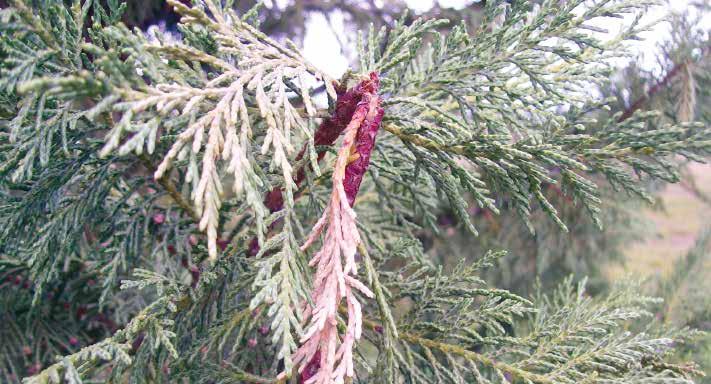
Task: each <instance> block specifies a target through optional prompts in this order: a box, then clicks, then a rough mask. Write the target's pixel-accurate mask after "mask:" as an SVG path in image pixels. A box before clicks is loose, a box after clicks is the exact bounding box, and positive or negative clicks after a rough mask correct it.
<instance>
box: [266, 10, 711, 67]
mask: <svg viewBox="0 0 711 384" xmlns="http://www.w3.org/2000/svg"><path fill="white" fill-rule="evenodd" d="M282 1H283V0H282ZM275 2H276V3H280V0H275ZM406 2H407V3H408V6H409V7H410V8H411V9H412V10H413V11H414V12H416V13H422V12H424V11H427V10H428V9H430V8H431V7H432V6H433V5H434V4H435V2H437V3H439V5H440V6H442V7H453V8H458V9H461V8H463V7H465V6H466V5H467V4H469V3H471V0H406ZM689 2H690V1H689V0H671V1H669V5H666V6H660V7H654V8H653V9H650V10H649V12H648V14H647V16H646V17H645V18H643V19H642V22H643V23H645V22H651V21H655V20H658V19H661V18H662V17H663V16H664V15H665V14H666V13H667V12H668V11H669V10H670V9H672V10H676V11H681V10H684V9H685V8H687V7H688V4H689ZM379 3H382V0H375V4H376V5H378V4H379ZM627 21H629V19H628V20H627ZM704 21H705V22H706V24H707V25H708V24H711V15H706V17H705V18H704ZM331 24H332V26H331V25H329V22H328V21H327V19H326V18H325V17H324V16H323V15H322V14H314V15H312V16H310V19H309V20H308V22H307V27H306V28H307V30H306V35H305V37H304V55H305V56H306V59H307V60H309V61H310V62H312V63H313V64H314V65H315V66H316V67H318V68H319V69H321V70H323V71H325V72H326V73H328V74H329V75H331V76H332V77H334V78H338V77H340V76H341V75H342V74H343V72H345V70H346V69H347V68H348V60H347V59H346V57H345V56H344V55H343V54H341V51H340V45H339V43H338V39H337V37H336V35H335V34H334V32H333V31H334V29H335V30H339V29H342V25H343V20H340V19H338V18H337V17H336V18H332V20H331ZM596 26H598V27H603V28H606V29H608V30H609V31H610V32H611V33H614V32H616V31H618V30H619V29H620V27H621V21H619V20H617V19H610V18H607V19H604V20H601V21H600V22H599V23H598V24H596ZM668 35H669V25H668V24H666V23H659V24H657V25H656V27H655V28H654V29H653V30H652V31H650V32H647V33H645V34H643V35H642V36H643V37H644V39H645V40H643V41H638V42H635V44H634V46H632V49H633V50H634V51H635V52H637V53H638V54H639V56H640V57H641V58H642V66H643V67H645V69H648V70H654V69H655V68H654V67H655V65H656V60H655V56H656V54H657V53H658V50H657V47H656V45H657V44H658V43H659V42H660V41H663V40H664V39H665V37H666V36H668ZM624 64H625V62H624V61H620V62H618V63H616V65H619V66H622V65H624Z"/></svg>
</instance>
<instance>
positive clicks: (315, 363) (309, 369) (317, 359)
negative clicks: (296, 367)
mask: <svg viewBox="0 0 711 384" xmlns="http://www.w3.org/2000/svg"><path fill="white" fill-rule="evenodd" d="M320 367H321V351H317V352H316V353H314V356H313V357H312V358H311V361H309V363H308V364H306V368H304V370H303V371H301V376H299V384H304V383H305V382H306V381H307V380H308V379H310V378H312V377H313V376H314V375H315V374H316V373H317V372H318V369H319V368H320Z"/></svg>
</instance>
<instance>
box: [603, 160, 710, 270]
mask: <svg viewBox="0 0 711 384" xmlns="http://www.w3.org/2000/svg"><path fill="white" fill-rule="evenodd" d="M687 169H688V172H689V174H690V175H691V176H692V177H693V179H694V181H695V183H696V187H697V188H698V190H699V191H701V193H703V194H705V195H706V196H711V163H710V164H698V163H693V164H690V165H689V166H688V168H687ZM642 214H643V216H644V218H645V220H646V221H647V223H646V225H647V227H648V228H647V235H646V236H645V239H644V240H643V241H641V242H637V243H633V244H630V246H629V247H628V248H627V249H626V250H625V252H624V253H625V258H626V260H627V261H626V263H625V265H611V266H610V267H608V268H607V270H606V273H607V275H608V277H609V278H610V279H613V280H614V279H615V278H619V277H622V276H625V275H628V274H634V275H635V276H638V277H649V276H651V275H657V274H660V275H665V274H666V273H668V272H669V271H670V270H671V268H672V265H673V262H674V260H676V259H677V258H679V257H682V256H683V255H685V254H686V252H687V250H689V249H690V248H691V247H692V246H693V245H694V242H695V240H696V236H697V235H698V234H699V232H700V231H701V230H703V229H704V228H706V227H708V226H710V225H711V201H710V202H705V201H704V200H703V199H702V198H701V197H699V196H698V195H697V194H696V193H694V192H693V188H691V187H690V185H689V184H688V183H686V182H683V183H677V184H672V185H669V186H667V187H666V188H665V189H664V190H663V191H662V193H661V195H660V204H659V205H658V206H654V207H645V208H643V212H642Z"/></svg>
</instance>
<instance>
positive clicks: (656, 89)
mask: <svg viewBox="0 0 711 384" xmlns="http://www.w3.org/2000/svg"><path fill="white" fill-rule="evenodd" d="M710 52H711V46H707V47H705V48H704V49H703V50H702V52H701V57H700V58H699V60H701V59H702V58H704V57H705V56H706V55H708V54H709V53H710ZM687 65H689V60H687V61H684V62H683V63H679V64H676V65H675V66H674V67H673V68H672V69H671V70H670V71H669V72H667V74H666V76H664V78H663V79H662V80H661V81H659V82H658V83H656V84H654V85H653V86H652V88H649V91H647V92H646V93H645V94H644V95H643V96H641V97H640V98H639V99H637V100H635V102H634V103H632V104H631V105H630V106H629V107H628V108H627V109H625V111H624V113H622V115H621V116H620V118H619V119H617V122H618V123H619V122H622V121H624V120H627V119H628V118H630V116H632V115H633V114H634V113H635V112H636V111H637V110H639V109H640V108H642V107H643V106H644V104H646V103H647V102H648V101H649V100H650V99H651V98H652V96H654V95H655V94H656V93H658V92H659V91H661V90H662V89H663V88H664V87H666V85H667V84H668V83H669V82H670V81H671V80H672V79H673V78H675V77H676V76H677V75H679V73H681V72H682V69H684V67H686V66H687Z"/></svg>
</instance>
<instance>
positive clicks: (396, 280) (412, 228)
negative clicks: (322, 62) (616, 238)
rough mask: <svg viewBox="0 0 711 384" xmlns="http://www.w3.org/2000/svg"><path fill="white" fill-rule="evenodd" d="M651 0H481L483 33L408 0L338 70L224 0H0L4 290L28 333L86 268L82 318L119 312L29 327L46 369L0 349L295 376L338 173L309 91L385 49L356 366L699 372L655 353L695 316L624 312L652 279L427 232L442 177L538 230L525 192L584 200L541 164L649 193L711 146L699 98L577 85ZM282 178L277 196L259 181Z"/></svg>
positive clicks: (599, 201)
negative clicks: (601, 32)
mask: <svg viewBox="0 0 711 384" xmlns="http://www.w3.org/2000/svg"><path fill="white" fill-rule="evenodd" d="M652 3H654V2H652V1H642V0H625V1H604V0H603V1H595V2H592V3H591V2H583V1H582V0H576V1H566V2H558V1H544V2H541V4H540V5H536V6H534V4H533V3H532V2H511V3H509V2H505V1H490V2H487V5H486V14H485V22H484V23H483V24H482V25H481V26H480V28H479V29H478V30H477V31H474V32H473V33H469V32H467V31H466V30H465V28H464V27H463V26H456V27H454V28H453V29H452V30H451V31H449V32H448V33H446V34H442V33H441V32H439V31H438V29H440V28H442V27H443V26H444V25H446V23H447V21H445V20H416V21H414V22H412V23H409V24H407V25H406V23H405V22H404V20H405V19H404V18H403V19H402V20H401V21H400V22H398V23H397V24H396V25H395V26H394V27H393V28H391V29H389V30H388V29H383V30H381V31H379V32H377V33H376V32H375V31H374V30H371V31H370V33H369V34H367V36H364V37H363V39H361V40H362V41H361V42H360V43H359V47H360V49H359V51H360V52H359V54H360V56H359V61H360V63H361V68H359V72H357V73H353V72H349V74H348V75H346V76H344V78H343V79H341V80H340V81H334V80H333V79H330V78H329V77H328V76H326V75H325V74H323V73H322V72H321V71H320V70H318V69H316V68H314V67H313V66H312V65H310V64H308V63H307V62H306V60H304V58H303V57H302V56H301V54H300V53H299V52H298V50H297V49H296V48H295V46H294V44H292V43H290V42H289V41H288V40H287V41H286V42H285V43H284V44H281V43H279V42H277V41H275V40H273V39H272V38H270V37H268V36H266V35H265V34H263V33H262V32H260V31H259V29H258V27H259V25H258V22H257V19H258V18H256V17H254V15H255V14H256V10H253V11H250V12H247V13H246V14H244V15H238V14H237V13H236V12H235V11H234V9H233V8H232V7H231V3H230V2H226V3H222V2H220V1H213V0H206V1H201V2H195V3H194V4H193V5H191V6H188V5H185V4H184V3H183V2H179V1H177V0H175V1H173V0H169V1H168V4H169V5H170V6H171V7H173V8H174V9H175V11H176V12H177V13H178V14H179V15H180V16H181V24H180V26H179V30H180V32H181V36H180V37H173V36H170V35H167V34H162V33H160V32H155V33H154V34H153V36H149V35H147V34H144V33H143V32H142V31H140V30H129V29H128V28H127V27H125V26H124V25H123V24H122V23H121V22H120V19H121V15H122V12H123V11H124V9H125V5H122V4H119V3H118V2H117V1H108V2H107V7H105V8H104V7H102V5H101V4H100V2H98V1H87V2H85V3H83V4H82V3H81V2H79V1H75V2H73V3H72V5H71V6H65V4H64V3H63V2H59V1H49V0H47V1H40V2H36V1H23V0H16V1H13V2H12V7H10V8H7V9H4V10H2V11H1V12H2V13H1V14H0V32H2V33H1V34H0V50H1V52H2V53H1V54H0V57H1V58H2V60H1V62H0V68H1V71H2V72H0V106H1V107H2V108H1V111H2V115H0V116H1V117H0V129H2V133H1V136H0V140H2V146H1V147H0V148H1V150H0V160H2V165H1V166H0V176H2V178H0V224H1V226H2V229H1V230H0V252H2V257H1V258H0V260H1V261H2V263H1V264H0V273H3V274H4V275H7V276H10V275H11V274H13V273H17V271H22V273H26V274H27V277H28V278H29V280H31V281H32V282H33V285H32V287H31V288H27V289H28V292H23V293H22V295H21V296H18V297H17V298H14V297H13V298H8V305H7V306H3V311H5V312H3V314H2V316H3V318H7V319H8V320H7V321H8V324H12V327H11V328H10V329H11V331H10V332H14V329H20V330H22V332H15V334H17V335H27V329H31V328H27V326H29V325H31V324H34V323H33V321H37V320H36V319H38V317H36V315H34V314H33V312H34V313H54V312H53V311H56V308H55V305H56V304H55V303H52V301H51V300H45V299H44V298H43V295H44V294H45V293H47V292H53V294H55V295H58V296H59V297H66V298H71V297H74V295H77V294H78V293H77V291H76V289H77V287H78V286H81V287H82V289H83V290H84V291H83V292H81V294H82V297H83V298H86V299H91V300H92V303H93V306H92V313H91V316H92V318H93V316H99V315H102V316H105V317H110V318H112V319H114V321H115V323H117V324H118V325H120V329H118V330H115V329H112V327H109V326H106V327H105V328H102V329H100V330H98V331H96V332H93V333H92V334H87V335H86V337H83V338H82V340H80V341H79V340H77V343H81V344H82V345H83V348H81V349H78V350H77V348H65V349H61V348H58V347H56V344H60V343H49V342H48V343H47V345H46V346H42V344H38V345H39V346H36V347H34V348H32V349H33V350H37V351H40V350H41V352H42V356H41V357H38V356H34V357H33V358H34V359H36V362H37V363H38V364H40V365H41V366H42V367H43V368H44V369H43V370H42V371H41V372H36V370H32V369H29V367H26V366H23V367H21V366H20V365H21V364H22V363H26V361H23V357H22V352H21V348H19V345H20V343H25V342H27V341H26V340H25V339H23V338H22V337H20V336H17V337H16V336H12V338H8V340H11V342H10V343H9V344H10V345H8V346H3V349H2V350H1V352H0V353H1V355H0V358H2V361H3V363H2V365H0V374H2V375H3V376H4V377H5V378H6V379H7V380H8V381H15V380H17V378H19V377H20V376H25V375H29V376H31V377H29V378H28V379H27V380H26V382H28V383H56V382H63V381H67V382H75V383H79V382H82V380H94V381H111V382H132V383H144V382H175V381H180V380H186V381H190V382H205V383H213V382H235V381H251V382H276V381H283V380H284V379H283V377H285V376H289V375H291V376H292V377H295V376H298V374H294V369H293V368H295V367H292V365H293V364H292V362H291V355H292V353H293V352H294V350H295V349H296V348H297V346H298V343H299V342H300V341H301V340H300V337H301V336H302V335H301V334H302V320H303V317H304V315H303V311H302V309H303V308H304V306H305V305H307V304H309V301H310V297H309V295H308V294H307V292H309V291H310V287H311V285H312V281H311V279H310V278H309V277H308V276H309V274H310V273H309V271H310V268H309V267H308V265H307V260H306V255H305V252H304V251H302V250H301V249H300V248H299V245H300V244H301V243H303V241H304V235H305V233H306V232H308V231H307V230H306V228H309V227H311V226H312V225H313V224H314V221H315V219H316V218H317V217H319V216H320V214H321V212H322V210H323V207H324V206H325V205H326V203H325V202H326V199H327V198H328V196H329V195H330V192H331V191H330V188H329V186H328V185H329V183H328V182H327V181H326V180H328V178H329V176H330V175H329V174H330V170H331V166H330V164H331V160H332V156H330V155H329V154H328V151H327V150H328V149H329V148H316V146H315V144H314V129H315V128H314V127H316V126H317V123H318V122H319V119H321V118H323V117H324V116H328V114H329V112H333V110H332V109H331V110H330V111H329V110H325V109H324V110H319V109H318V107H319V104H318V103H317V102H316V101H315V100H313V98H314V96H315V93H316V92H317V90H316V89H317V88H318V87H319V86H323V88H324V89H325V90H326V94H327V97H328V101H329V104H330V105H331V106H333V105H334V101H335V98H336V89H337V88H338V89H345V88H347V87H348V86H349V85H352V83H353V81H351V80H360V78H361V77H362V76H363V75H365V74H367V73H368V72H369V71H376V72H378V73H379V75H380V78H381V81H382V84H381V85H382V86H381V95H382V97H383V106H384V108H385V118H384V121H383V126H382V128H383V129H382V130H383V131H384V132H381V133H380V134H379V135H378V138H377V141H376V148H375V151H374V154H373V158H372V163H371V167H370V172H369V173H368V175H367V176H366V178H365V180H364V184H363V187H362V188H361V191H360V195H359V196H358V200H357V205H356V208H355V209H356V211H357V212H358V224H359V229H360V233H361V234H362V238H363V240H364V243H363V244H361V246H360V247H359V249H358V253H359V255H360V258H361V260H362V264H364V265H365V268H364V269H365V272H364V273H363V272H362V274H363V276H362V277H363V278H362V279H360V280H361V281H365V282H366V283H367V285H368V286H369V288H371V289H372V291H373V292H374V295H375V298H374V299H373V300H362V302H363V303H364V304H363V307H364V308H363V313H364V317H365V318H364V320H363V321H364V325H365V328H366V329H365V331H364V338H363V339H362V340H361V342H360V343H359V344H358V355H357V357H356V377H355V380H357V381H360V382H377V380H381V381H383V382H388V383H390V382H399V381H406V382H454V383H460V382H472V381H473V382H540V383H552V382H566V383H567V382H576V381H586V382H600V383H603V382H634V381H639V382H644V381H658V382H670V383H676V382H689V381H690V380H691V373H693V370H692V369H690V368H688V367H686V366H682V365H673V364H671V363H668V362H667V360H665V358H666V356H667V355H666V354H667V352H668V351H669V349H670V348H671V347H672V344H673V342H676V341H680V340H683V339H684V338H685V337H686V334H687V333H688V332H687V331H670V330H658V331H657V330H656V329H654V330H651V329H652V328H650V331H646V330H645V331H635V332H633V333H630V332H627V331H626V328H625V327H626V326H627V324H628V322H629V321H636V322H640V321H642V320H645V321H646V317H647V316H648V312H647V311H646V309H645V307H646V306H647V305H648V304H650V303H653V302H656V301H655V300H653V299H651V298H646V297H640V296H638V295H636V294H635V293H634V292H635V291H634V290H632V289H631V288H628V287H625V288H619V289H618V290H615V291H613V292H612V293H611V294H610V295H609V296H608V297H606V298H603V299H600V300H597V299H590V298H588V297H586V296H585V294H584V288H583V285H582V284H581V285H577V286H576V285H574V284H573V283H572V282H570V281H568V282H566V283H564V284H563V286H562V287H561V288H560V289H559V290H558V291H557V292H556V293H555V294H554V295H552V296H550V298H545V296H543V295H542V296H541V297H538V298H536V300H535V302H536V303H534V302H532V301H529V300H528V299H525V298H523V297H521V296H518V295H515V294H513V293H510V292H508V291H506V290H501V289H496V288H489V287H487V286H486V284H485V283H484V281H483V280H482V279H481V277H480V274H481V273H482V272H481V269H482V268H483V267H484V266H488V265H491V264H492V263H493V262H494V260H495V259H496V258H497V257H499V256H501V254H499V253H487V254H486V255H485V256H481V257H480V258H479V259H478V260H477V261H476V262H474V263H471V262H468V261H466V260H465V261H462V262H461V263H459V264H457V265H456V266H455V267H453V268H449V266H446V265H439V266H436V265H435V263H434V262H433V260H432V255H431V254H427V253H425V252H424V251H423V247H422V245H421V243H420V241H419V240H418V236H419V235H420V234H421V233H422V232H421V231H422V230H423V229H434V230H436V227H437V222H436V215H437V213H438V212H439V211H440V210H441V206H442V205H441V203H442V202H443V201H446V202H448V203H449V205H450V207H451V211H452V212H454V213H455V214H456V216H457V217H458V218H459V219H460V220H461V222H462V223H463V225H464V226H466V228H467V229H468V230H469V231H470V232H472V233H476V231H477V229H476V228H475V226H474V224H473V223H472V222H471V220H470V215H469V212H470V209H471V207H470V204H468V201H469V200H473V201H475V202H476V204H477V205H478V206H479V207H480V208H482V209H486V210H487V211H489V212H493V213H497V212H499V211H500V210H501V208H503V207H505V208H507V209H511V210H513V211H516V212H517V213H518V214H519V215H520V217H521V218H522V219H523V222H524V223H525V224H526V225H527V227H529V228H530V229H531V230H532V229H533V225H532V224H530V217H531V215H532V214H534V212H543V213H544V214H545V215H547V216H548V217H549V218H550V219H552V221H551V222H552V223H555V225H557V226H558V227H560V228H562V229H567V227H568V225H569V223H566V222H564V221H563V219H562V218H566V217H568V218H571V217H574V215H573V214H572V212H573V210H572V208H571V207H566V210H568V209H570V211H569V212H567V213H570V214H569V215H561V213H560V211H561V208H560V207H556V206H554V204H553V203H552V201H553V200H552V199H551V198H550V196H549V195H548V190H549V189H548V186H550V185H556V186H558V185H559V186H560V193H561V194H564V195H565V196H568V197H569V198H571V199H572V201H573V204H577V205H573V206H572V207H578V206H579V208H580V210H583V209H584V210H587V212H588V213H589V214H590V217H591V218H592V219H591V220H593V221H597V220H598V217H599V215H600V211H601V207H603V206H604V204H603V197H606V196H605V195H603V193H602V192H601V190H600V188H599V187H598V184H599V182H600V180H603V179H604V180H606V181H607V182H608V183H610V184H611V185H613V186H614V187H616V188H618V189H619V190H620V191H622V192H626V193H628V194H630V195H636V196H640V197H643V198H648V193H647V191H646V190H645V188H644V185H645V184H644V183H645V182H646V179H657V180H663V181H668V182H674V181H677V180H678V178H679V176H678V166H677V164H676V163H675V162H674V161H672V159H674V158H676V157H678V156H682V157H685V158H688V159H691V160H698V159H699V158H700V156H702V155H704V154H707V153H708V151H709V149H711V141H710V140H709V138H710V137H711V131H710V130H709V129H707V128H706V127H705V126H704V125H703V124H697V123H691V122H679V123H676V122H674V123H669V124H666V123H665V124H664V125H659V124H658V122H659V114H658V113H655V112H636V113H634V114H632V115H631V116H630V117H629V118H627V119H620V117H621V115H622V112H619V113H613V114H609V113H607V110H608V109H609V108H610V107H609V104H611V103H612V100H610V99H603V100H600V99H597V98H594V97H593V96H591V95H590V93H589V92H588V89H589V87H590V85H591V84H602V83H604V82H605V81H606V79H607V78H608V76H609V74H610V71H611V69H610V68H609V67H607V65H606V64H605V63H606V62H607V60H608V59H610V58H614V57H619V56H622V55H624V49H623V48H624V47H623V45H622V43H623V42H625V41H627V40H631V39H635V38H636V36H637V34H638V33H639V32H641V31H644V30H645V28H646V27H645V26H640V25H638V21H639V17H638V16H639V15H640V14H641V12H642V11H643V10H644V8H645V7H646V6H648V5H651V4H652ZM32 5H40V6H39V7H33V6H32ZM625 15H633V16H635V17H634V18H633V22H632V23H631V24H630V25H629V26H628V27H627V28H626V29H624V30H622V31H621V32H620V34H619V35H618V36H616V37H614V38H612V39H608V40H602V39H600V38H599V37H597V36H596V35H595V34H594V33H592V32H591V31H590V29H591V27H590V26H589V24H588V23H589V22H590V21H591V20H593V19H599V18H603V17H610V16H613V17H623V16H625ZM349 81H350V83H349ZM593 128H594V129H593ZM299 149H302V150H301V151H299ZM323 152H326V155H325V158H326V161H324V162H323V163H322V164H320V165H319V153H323ZM299 172H303V174H304V177H303V182H301V183H297V182H296V181H295V180H296V179H299V177H297V176H296V175H298V174H299ZM640 178H643V179H642V180H640ZM274 191H276V193H277V194H281V195H282V197H283V202H284V204H283V205H284V206H283V209H275V208H273V207H271V206H269V204H268V203H267V202H265V196H266V195H267V194H268V193H271V192H274ZM299 197H302V198H299ZM257 246H259V251H258V252H253V251H254V250H255V248H256V247H257ZM255 253H256V255H253V254H255ZM469 256H478V255H469ZM129 275H132V276H133V278H131V279H129V278H128V276H129ZM13 276H14V275H13ZM89 279H91V280H92V281H94V283H93V284H88V280H89ZM83 281H87V284H86V286H82V285H81V284H82V282H83ZM119 281H121V282H122V283H121V288H122V289H121V290H120V289H119V288H118V287H117V284H118V282H119ZM12 289H17V288H12ZM30 296H32V297H33V299H32V301H30V299H29V297H30ZM5 308H7V309H5ZM25 312H27V313H28V314H25ZM28 319H29V320H28ZM526 319H528V320H530V321H531V322H530V324H528V325H525V324H526ZM76 320H77V319H72V318H71V316H64V317H62V316H59V317H52V322H53V323H52V324H50V326H48V327H46V330H44V331H43V332H44V333H45V334H46V335H51V336H47V337H56V335H61V334H62V333H61V330H62V327H65V328H64V329H83V327H85V324H83V323H82V322H81V321H82V320H81V319H79V321H78V322H76ZM349 320H350V319H349ZM23 323H24V324H23ZM66 323H68V324H70V327H69V328H66V327H67V326H66V325H65V324H66ZM25 324H26V325H25ZM339 325H341V324H339ZM23 327H24V328H23ZM24 337H25V338H27V337H26V336H24ZM3 340H5V339H4V338H3ZM75 347H76V346H75ZM55 353H57V354H64V355H65V356H64V357H62V358H60V359H58V360H53V356H51V354H55ZM25 360H26V359H25ZM5 361H7V363H5ZM374 370H377V372H378V373H379V372H384V373H385V374H384V375H382V377H381V376H380V375H378V374H374V373H373V372H376V371H374ZM280 373H282V374H283V376H278V375H279V374H280ZM32 374H35V375H34V376H32ZM295 380H296V379H295Z"/></svg>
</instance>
